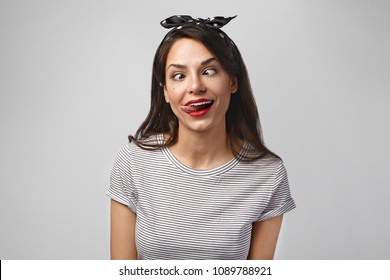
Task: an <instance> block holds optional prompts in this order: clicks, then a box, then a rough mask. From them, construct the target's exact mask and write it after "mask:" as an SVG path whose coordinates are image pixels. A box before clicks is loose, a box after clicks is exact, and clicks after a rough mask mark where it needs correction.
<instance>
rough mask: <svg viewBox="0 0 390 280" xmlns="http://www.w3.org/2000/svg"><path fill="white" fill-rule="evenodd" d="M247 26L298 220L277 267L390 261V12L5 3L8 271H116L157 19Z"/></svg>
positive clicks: (2, 83) (0, 246)
mask: <svg viewBox="0 0 390 280" xmlns="http://www.w3.org/2000/svg"><path fill="white" fill-rule="evenodd" d="M173 14H190V15H193V16H194V17H208V16H215V15H223V16H231V15H236V14H237V15H238V17H237V18H236V19H235V20H233V21H232V22H231V23H230V24H229V25H227V26H226V27H224V30H225V31H226V32H227V33H228V34H229V35H230V36H231V37H232V38H233V40H234V41H235V43H236V44H237V45H238V47H239V48H240V50H241V52H242V54H243V57H244V60H245V61H246V64H247V67H248V70H249V73H250V76H251V81H252V86H253V89H254V92H255V95H256V100H257V102H258V106H259V110H260V116H261V120H262V125H263V130H264V136H265V140H266V143H267V144H268V146H269V147H270V148H271V149H272V150H274V151H275V152H277V153H279V154H280V155H281V156H282V157H283V159H284V161H285V164H286V166H287V170H288V173H289V179H290V184H291V189H292V194H293V196H294V198H295V200H296V204H297V206H298V208H297V209H295V210H294V211H293V212H290V213H288V214H286V215H285V220H284V224H283V228H282V232H281V235H280V239H279V243H278V248H277V252H276V258H277V259H389V258H390V237H389V236H390V226H389V212H390V205H389V195H390V189H389V179H388V176H389V163H388V158H389V156H390V148H389V143H390V133H389V127H390V114H389V108H390V106H389V105H390V97H389V94H390V92H389V91H390V79H389V78H390V51H389V50H390V2H389V1H379V0H370V1H368V0H367V1H353V0H350V1H347V0H334V1H312V0H307V1H304V0H295V1H292V0H280V1H277V0H267V1H265V0H263V1H226V0H225V1H222V0H221V1H208V0H207V1H203V0H202V1H119V0H110V1H108V0H107V1H85V0H78V1H70V0H67V1H49V0H47V1H27V0H25V1H15V0H12V1H5V0H1V1H0V48H1V52H0V94H1V101H0V126H1V137H0V145H1V156H0V172H1V176H0V226H1V230H0V258H1V259H108V258H109V199H108V198H107V197H106V196H105V190H106V188H107V186H108V183H109V174H110V170H111V167H112V164H113V160H114V157H115V155H116V153H117V152H118V151H119V149H120V147H121V146H122V145H123V144H125V143H126V142H127V135H128V134H129V133H134V132H135V130H136V128H137V127H138V125H139V124H140V122H141V121H142V120H143V119H144V117H145V116H146V113H147V111H148V106H149V90H150V77H151V64H152V58H153V55H154V52H155V50H156V48H157V46H158V44H159V42H160V40H161V39H162V37H163V36H164V34H165V33H166V30H164V29H163V28H162V27H160V26H159V22H160V20H162V19H163V18H165V17H168V16H170V15H173Z"/></svg>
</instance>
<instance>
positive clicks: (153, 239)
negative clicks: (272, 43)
mask: <svg viewBox="0 0 390 280" xmlns="http://www.w3.org/2000/svg"><path fill="white" fill-rule="evenodd" d="M233 18H234V17H233ZM233 18H224V17H215V18H211V19H210V18H209V19H206V20H204V19H194V18H192V17H190V16H172V17H170V18H168V19H166V20H164V21H162V22H161V24H162V25H163V26H164V27H166V28H173V29H172V30H171V31H170V32H168V34H167V35H166V36H165V37H164V39H163V40H162V42H161V44H160V46H159V47H158V49H157V52H156V55H155V58H154V62H153V76H152V96H151V107H150V111H149V114H148V116H147V117H146V120H145V121H144V122H143V123H142V124H141V126H140V127H139V129H138V130H137V132H136V134H135V135H134V136H129V140H130V143H128V144H126V145H125V146H124V147H123V148H122V149H121V151H120V152H119V154H118V155H117V158H116V161H115V164H114V167H113V169H112V173H111V184H110V188H109V189H108V191H107V194H108V195H109V196H110V197H111V258H112V259H272V258H273V256H274V251H275V246H276V242H277V239H278V235H279V231H280V228H281V224H282V215H283V214H284V213H285V212H287V211H290V210H291V209H293V208H294V207H295V204H294V201H293V199H292V198H291V195H290V190H289V185H288V180H287V173H286V169H285V167H284V165H283V162H282V160H281V159H280V158H279V156H277V155H276V154H274V153H272V152H271V151H270V150H268V149H267V148H266V147H265V145H264V143H263V141H262V135H261V127H260V121H259V116H258V112H257V108H256V104H255V101H254V97H253V94H252V90H251V87H250V83H249V78H248V74H247V71H246V67H245V65H244V62H243V60H242V57H241V55H240V52H239V50H238V49H237V47H236V45H235V44H234V43H233V41H232V40H231V39H230V38H229V37H228V36H227V35H226V33H224V32H223V31H222V30H221V29H220V28H221V27H222V26H224V25H225V24H226V23H228V22H229V21H230V20H231V19H233Z"/></svg>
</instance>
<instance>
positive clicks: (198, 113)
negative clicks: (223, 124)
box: [188, 106, 211, 117]
mask: <svg viewBox="0 0 390 280" xmlns="http://www.w3.org/2000/svg"><path fill="white" fill-rule="evenodd" d="M210 109H211V106H210V107H208V108H206V109H204V110H201V111H196V112H191V113H188V114H189V115H190V116H191V117H202V116H204V115H206V114H207V113H208V111H210Z"/></svg>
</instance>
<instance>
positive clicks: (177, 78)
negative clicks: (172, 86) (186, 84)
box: [172, 73, 185, 80]
mask: <svg viewBox="0 0 390 280" xmlns="http://www.w3.org/2000/svg"><path fill="white" fill-rule="evenodd" d="M184 77H185V75H184V74H182V73H176V74H173V76H172V78H173V79H174V80H182V79H184Z"/></svg>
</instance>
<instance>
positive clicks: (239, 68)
mask: <svg viewBox="0 0 390 280" xmlns="http://www.w3.org/2000/svg"><path fill="white" fill-rule="evenodd" d="M181 38H190V39H194V40H197V41H199V42H201V43H202V44H203V45H204V46H205V47H206V48H207V49H208V50H209V51H210V52H211V53H212V54H213V55H215V57H216V59H217V60H218V62H219V63H220V64H221V65H222V67H223V68H224V70H225V71H226V72H227V73H228V74H229V75H231V76H233V77H236V78H237V81H238V90H237V91H236V93H235V94H232V95H231V100H230V104H229V107H228V110H227V112H226V130H227V135H228V137H229V140H230V141H229V145H230V149H231V150H232V153H233V154H234V156H235V157H236V158H238V159H240V160H241V161H253V160H256V159H259V158H262V157H264V156H266V155H272V156H274V157H277V158H279V156H278V155H276V154H274V153H273V152H271V151H270V150H269V149H268V148H267V147H266V146H265V144H264V141H263V137H262V129H261V125H260V118H259V113H258V110H257V106H256V102H255V99H254V96H253V93H252V88H251V85H250V81H249V76H248V72H247V69H246V66H245V64H244V61H243V59H242V56H241V54H240V52H239V50H238V48H237V47H236V45H235V44H234V43H233V41H232V40H231V39H230V38H229V36H227V35H226V33H224V32H223V31H222V30H220V29H211V28H206V27H204V26H202V25H196V24H191V23H188V24H185V25H183V26H182V28H180V29H173V30H172V31H170V32H168V34H167V35H166V36H165V37H164V38H163V40H162V42H161V43H160V45H159V47H158V48H157V51H156V54H155V56H154V61H153V73H152V88H151V103H150V110H149V113H148V115H147V117H146V119H145V120H144V121H143V122H142V124H141V125H140V127H139V128H138V130H137V131H136V133H135V135H134V136H132V135H129V137H128V138H129V141H130V142H134V143H135V144H136V145H138V146H139V147H141V148H143V149H148V150H151V149H152V150H154V149H160V148H162V147H169V146H172V145H173V144H175V143H176V142H177V140H178V127H179V122H178V119H177V117H176V116H175V114H174V113H173V112H172V110H171V107H170V105H169V104H168V103H167V102H166V101H165V98H164V88H163V87H164V85H165V67H166V60H167V56H168V53H169V51H170V49H171V47H172V45H173V44H174V43H175V42H176V41H177V40H179V39H181ZM162 133H163V134H165V135H167V136H168V138H167V139H166V141H165V142H164V143H162V144H159V143H156V142H155V141H148V139H150V137H151V136H153V135H158V134H162ZM243 141H245V142H247V143H249V144H250V145H249V146H250V150H251V151H250V152H248V153H246V154H245V155H240V146H241V143H242V142H243Z"/></svg>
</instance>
